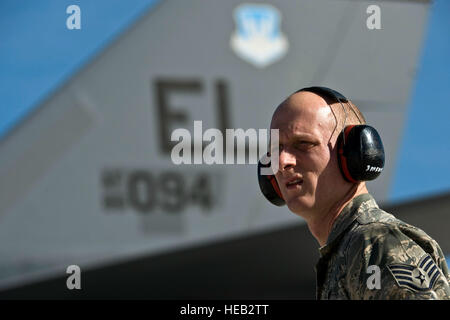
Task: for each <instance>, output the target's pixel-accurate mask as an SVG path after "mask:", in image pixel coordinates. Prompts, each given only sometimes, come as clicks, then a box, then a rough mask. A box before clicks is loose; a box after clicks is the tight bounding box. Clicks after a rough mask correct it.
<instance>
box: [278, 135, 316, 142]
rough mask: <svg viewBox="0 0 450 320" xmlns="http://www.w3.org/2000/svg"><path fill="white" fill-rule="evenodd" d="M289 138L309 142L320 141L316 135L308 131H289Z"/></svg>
mask: <svg viewBox="0 0 450 320" xmlns="http://www.w3.org/2000/svg"><path fill="white" fill-rule="evenodd" d="M280 140H281V137H280ZM289 140H308V141H311V142H317V143H320V139H319V138H318V137H317V136H315V135H313V134H310V133H291V134H289Z"/></svg>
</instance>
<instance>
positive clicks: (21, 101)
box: [0, 0, 450, 202]
mask: <svg viewBox="0 0 450 320" xmlns="http://www.w3.org/2000/svg"><path fill="white" fill-rule="evenodd" d="M158 2H159V0H126V1H125V0H95V1H92V0H53V1H50V0H46V1H45V0H39V1H36V0H21V1H17V0H2V1H1V2H0V17H1V18H0V39H1V41H0V70H1V72H0V98H1V100H0V101H2V105H1V106H0V139H1V138H2V137H4V136H5V135H6V134H7V133H8V132H9V131H10V130H11V128H13V127H14V126H15V125H16V124H17V123H19V122H20V120H21V119H23V118H24V117H25V116H26V115H27V114H28V113H29V112H30V111H31V110H33V109H34V108H35V107H37V106H38V105H39V104H40V103H41V102H42V101H43V100H44V99H45V98H46V97H48V96H49V95H51V94H52V93H53V92H54V91H55V90H57V89H58V88H59V87H60V86H61V85H62V84H64V82H65V81H66V80H67V79H69V78H70V76H71V75H73V74H74V73H75V72H76V71H77V70H79V69H80V68H81V67H82V66H83V65H85V64H86V63H87V62H89V61H90V60H91V59H92V58H93V57H95V55H96V54H98V53H99V52H101V51H102V50H103V49H104V48H105V47H106V46H107V45H108V44H110V43H111V41H112V40H114V39H116V38H117V37H118V36H119V35H120V34H121V33H122V32H123V31H124V30H126V28H127V27H128V26H129V25H130V24H131V23H133V22H134V21H135V20H136V19H137V18H138V17H140V16H141V15H143V14H145V13H146V12H148V10H150V9H151V8H153V7H154V6H155V5H156V4H157V3H158ZM71 4H78V5H79V6H80V7H81V8H82V13H81V14H82V30H79V31H78V30H68V29H67V28H66V24H65V21H66V19H67V16H68V15H67V14H66V8H67V6H69V5H71ZM449 13H450V1H448V0H435V1H433V4H432V7H431V11H430V17H429V21H428V27H427V30H426V37H425V41H424V46H423V48H422V54H421V58H420V63H419V68H418V75H417V78H416V81H415V83H414V85H413V90H412V95H411V97H410V104H409V106H408V108H409V112H408V114H407V119H406V128H405V131H404V133H403V138H402V142H401V147H400V150H399V157H398V159H397V162H396V164H395V168H396V169H395V173H394V176H393V180H392V184H391V186H390V190H389V200H390V201H391V202H402V201H406V200H409V199H412V198H418V197H426V196H430V195H433V194H437V193H445V192H448V191H449V190H450V170H449V169H448V164H449V162H450V161H449V160H448V159H450V143H449V142H448V138H449V133H448V129H447V127H448V119H450V107H449V106H448V101H447V100H448V93H447V92H448V89H449V86H450V72H449V67H448V57H450V40H449V39H450V38H449V35H450V20H449V19H448V14H449ZM411 23H414V22H413V21H411Z"/></svg>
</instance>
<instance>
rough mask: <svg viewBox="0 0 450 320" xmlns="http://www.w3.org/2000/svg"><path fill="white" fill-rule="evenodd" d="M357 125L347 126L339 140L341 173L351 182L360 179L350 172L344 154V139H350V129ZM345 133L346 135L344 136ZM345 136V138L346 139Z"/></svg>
mask: <svg viewBox="0 0 450 320" xmlns="http://www.w3.org/2000/svg"><path fill="white" fill-rule="evenodd" d="M354 126H355V125H351V126H347V127H346V128H345V130H344V132H343V133H341V136H340V137H339V139H340V140H339V141H338V157H339V167H340V169H341V173H342V175H343V176H344V179H345V180H347V181H349V182H353V183H356V182H358V181H356V180H355V179H353V177H352V175H351V174H350V172H349V171H348V166H347V158H346V156H345V154H344V140H345V141H347V140H348V134H349V132H350V130H352V128H353V127H354ZM342 135H344V136H342ZM344 137H345V139H344Z"/></svg>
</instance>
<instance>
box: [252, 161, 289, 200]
mask: <svg viewBox="0 0 450 320" xmlns="http://www.w3.org/2000/svg"><path fill="white" fill-rule="evenodd" d="M269 167H270V162H269V164H267V165H266V164H262V163H261V160H260V161H258V183H259V188H260V189H261V192H262V194H263V195H264V196H265V197H266V199H267V200H269V201H270V202H271V203H272V204H274V205H276V206H279V207H281V206H283V205H285V204H286V202H285V201H284V199H283V196H282V195H281V191H280V187H279V186H278V183H277V180H276V178H275V176H274V175H262V174H261V168H269Z"/></svg>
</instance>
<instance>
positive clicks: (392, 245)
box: [316, 194, 450, 299]
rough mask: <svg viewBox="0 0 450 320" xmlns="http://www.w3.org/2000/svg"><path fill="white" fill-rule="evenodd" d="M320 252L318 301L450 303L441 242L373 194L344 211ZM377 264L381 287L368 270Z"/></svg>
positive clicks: (362, 196) (372, 272) (448, 277)
mask: <svg viewBox="0 0 450 320" xmlns="http://www.w3.org/2000/svg"><path fill="white" fill-rule="evenodd" d="M319 251H320V256H321V257H320V259H319V262H318V263H317V265H316V273H317V292H316V296H317V299H450V287H449V282H450V276H449V273H448V268H447V263H446V261H445V257H444V254H443V253H442V250H441V248H440V247H439V244H438V243H437V242H436V241H435V240H433V239H432V238H431V237H430V236H428V235H427V234H426V233H425V232H423V231H422V230H420V229H418V228H416V227H414V226H411V225H408V224H406V223H404V222H403V221H401V220H399V219H397V218H395V217H394V216H393V215H391V214H389V213H387V212H385V211H383V210H381V209H380V208H379V207H378V205H377V203H376V202H375V200H374V199H373V197H372V196H371V195H370V194H362V195H359V196H357V197H355V198H354V199H353V200H352V201H351V202H350V203H349V204H348V205H347V206H346V207H345V208H344V209H343V211H342V212H341V214H340V215H339V216H338V218H337V219H336V221H335V223H334V224H333V228H332V230H331V232H330V235H329V236H328V240H327V244H326V245H324V246H323V247H321V248H320V249H319ZM374 265H375V266H378V267H379V271H380V272H379V280H380V281H379V289H377V288H376V287H375V288H374V286H373V285H374V284H375V283H376V282H374V279H375V276H374V275H375V273H374V271H373V270H372V268H373V267H372V268H369V266H374ZM368 283H369V285H368ZM370 284H371V285H370Z"/></svg>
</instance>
